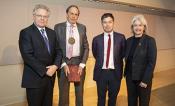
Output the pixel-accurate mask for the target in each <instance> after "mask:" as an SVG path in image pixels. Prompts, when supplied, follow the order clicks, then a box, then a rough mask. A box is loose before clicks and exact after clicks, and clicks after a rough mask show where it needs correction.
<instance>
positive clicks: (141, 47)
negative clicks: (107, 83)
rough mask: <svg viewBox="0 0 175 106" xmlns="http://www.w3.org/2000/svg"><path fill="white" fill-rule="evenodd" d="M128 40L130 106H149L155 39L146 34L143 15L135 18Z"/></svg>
mask: <svg viewBox="0 0 175 106" xmlns="http://www.w3.org/2000/svg"><path fill="white" fill-rule="evenodd" d="M131 30H132V32H133V36H132V37H130V38H128V39H127V44H126V46H127V47H126V57H125V62H126V66H125V77H126V84H127V92H128V106H137V105H138V104H139V106H149V101H150V94H151V87H152V78H153V72H154V67H155V64H156V57H157V48H156V42H155V39H154V38H153V37H151V36H149V35H147V34H146V30H147V22H146V20H145V18H144V16H143V15H137V16H134V18H133V20H132V25H131Z"/></svg>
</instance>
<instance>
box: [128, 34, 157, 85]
mask: <svg viewBox="0 0 175 106" xmlns="http://www.w3.org/2000/svg"><path fill="white" fill-rule="evenodd" d="M133 39H134V36H132V37H130V38H128V39H127V44H126V57H125V59H126V64H127V58H128V56H129V52H130V49H131V46H132V42H133ZM156 57H157V48H156V42H155V39H154V38H152V37H150V36H148V35H145V34H144V35H143V36H142V38H141V39H140V41H139V44H138V46H137V47H136V49H135V52H134V55H133V60H132V79H133V80H141V81H143V82H145V83H149V82H150V81H151V80H152V77H153V71H154V67H155V64H156ZM128 73H129V69H127V67H126V68H125V75H126V77H127V74H128Z"/></svg>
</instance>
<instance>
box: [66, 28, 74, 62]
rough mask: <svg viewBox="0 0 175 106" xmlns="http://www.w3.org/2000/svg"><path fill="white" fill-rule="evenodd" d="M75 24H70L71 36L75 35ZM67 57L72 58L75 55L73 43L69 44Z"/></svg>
mask: <svg viewBox="0 0 175 106" xmlns="http://www.w3.org/2000/svg"><path fill="white" fill-rule="evenodd" d="M73 27H74V26H73V25H71V26H70V29H69V37H73ZM66 54H67V56H66V57H67V58H68V59H70V58H71V57H72V55H73V45H72V44H69V45H68V51H67V53H66Z"/></svg>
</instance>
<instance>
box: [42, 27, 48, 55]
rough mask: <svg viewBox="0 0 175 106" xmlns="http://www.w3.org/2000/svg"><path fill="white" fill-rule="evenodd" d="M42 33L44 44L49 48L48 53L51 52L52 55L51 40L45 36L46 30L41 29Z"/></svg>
mask: <svg viewBox="0 0 175 106" xmlns="http://www.w3.org/2000/svg"><path fill="white" fill-rule="evenodd" d="M40 31H41V35H42V37H43V39H44V42H45V44H46V46H47V50H48V52H49V54H50V46H49V40H48V39H47V37H46V35H45V30H44V29H41V30H40Z"/></svg>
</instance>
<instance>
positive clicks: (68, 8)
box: [66, 5, 80, 15]
mask: <svg viewBox="0 0 175 106" xmlns="http://www.w3.org/2000/svg"><path fill="white" fill-rule="evenodd" d="M72 7H75V8H77V10H78V15H79V14H80V10H79V8H78V6H77V5H70V6H69V7H67V9H66V13H68V12H69V10H70V9H71V8H72Z"/></svg>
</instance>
